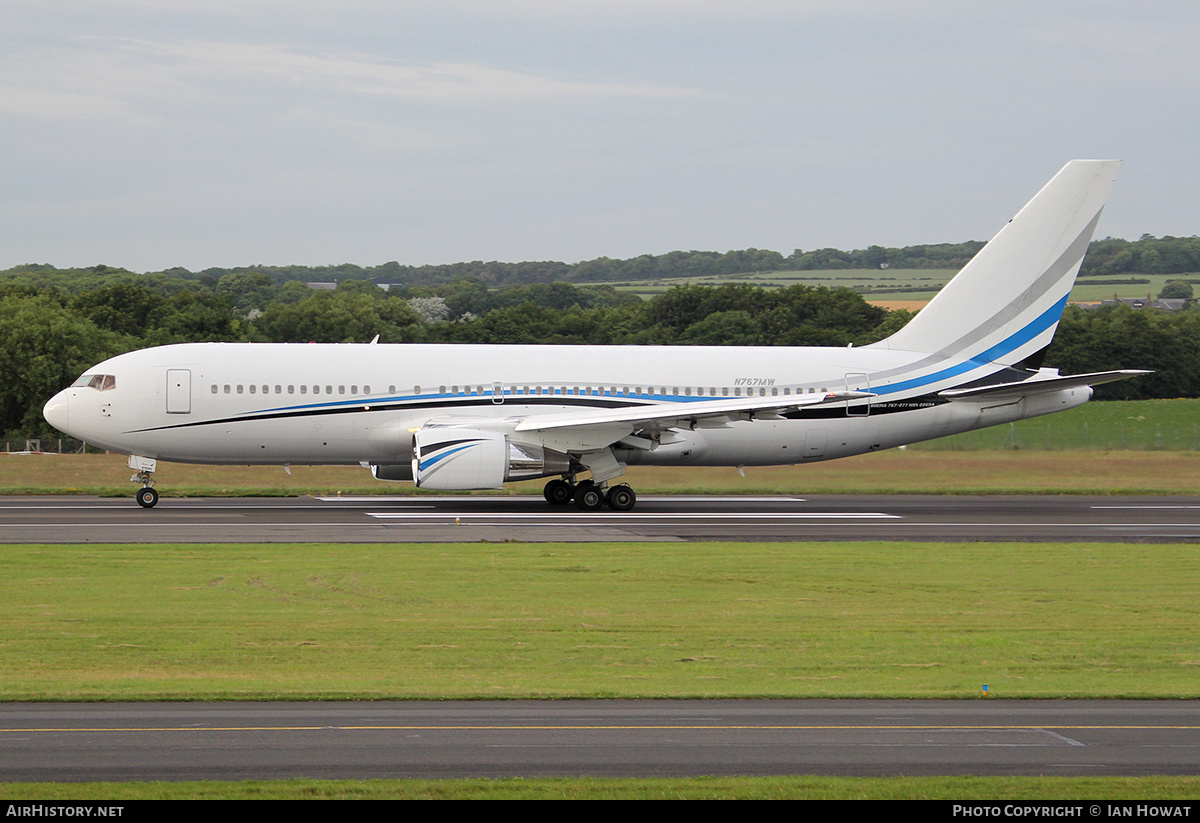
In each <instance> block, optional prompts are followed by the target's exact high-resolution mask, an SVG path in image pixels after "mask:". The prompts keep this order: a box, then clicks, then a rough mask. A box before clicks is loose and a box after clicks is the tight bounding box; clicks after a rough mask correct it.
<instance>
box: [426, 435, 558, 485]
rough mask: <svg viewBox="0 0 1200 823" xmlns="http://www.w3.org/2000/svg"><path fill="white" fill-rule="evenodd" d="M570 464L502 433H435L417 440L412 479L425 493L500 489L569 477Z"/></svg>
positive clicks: (556, 454) (550, 450) (552, 452)
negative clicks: (538, 479) (515, 482)
mask: <svg viewBox="0 0 1200 823" xmlns="http://www.w3.org/2000/svg"><path fill="white" fill-rule="evenodd" d="M570 467H571V458H570V457H569V456H568V455H566V454H563V453H562V452H557V451H554V450H553V449H547V448H545V447H543V446H536V445H531V444H528V443H520V442H514V441H513V440H511V439H510V438H509V437H508V435H505V434H503V433H501V432H491V431H479V430H477V429H459V428H454V427H434V428H428V429H421V430H420V431H418V432H416V436H415V437H414V439H413V463H412V475H413V478H414V479H415V480H416V482H417V485H418V486H419V487H421V488H423V489H441V490H445V491H450V490H456V489H498V488H500V487H501V486H502V485H504V483H505V482H507V481H510V480H532V479H533V478H536V477H547V476H549V475H554V474H566V473H567V472H568V471H569V470H570Z"/></svg>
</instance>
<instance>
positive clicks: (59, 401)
mask: <svg viewBox="0 0 1200 823" xmlns="http://www.w3.org/2000/svg"><path fill="white" fill-rule="evenodd" d="M70 401H71V397H70V391H69V390H64V391H60V392H59V393H58V394H56V395H54V396H53V397H51V398H50V402H48V403H47V404H46V405H45V406H43V407H42V417H44V418H46V422H47V423H49V424H50V425H51V426H53V427H54V428H56V429H58V430H59V431H60V432H63V433H65V434H70V431H69V429H68V427H69V426H70V424H71V415H70V413H69V412H70Z"/></svg>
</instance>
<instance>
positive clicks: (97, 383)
mask: <svg viewBox="0 0 1200 823" xmlns="http://www.w3.org/2000/svg"><path fill="white" fill-rule="evenodd" d="M116 387H117V378H116V375H112V374H85V375H82V376H80V378H79V379H78V380H76V381H75V382H74V383H72V384H71V388H73V389H84V388H86V389H95V390H96V391H108V390H109V389H115V388H116Z"/></svg>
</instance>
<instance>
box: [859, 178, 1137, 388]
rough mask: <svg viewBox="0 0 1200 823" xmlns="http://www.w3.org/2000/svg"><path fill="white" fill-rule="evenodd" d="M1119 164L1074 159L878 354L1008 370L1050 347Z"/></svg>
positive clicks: (881, 344) (881, 346) (879, 344)
mask: <svg viewBox="0 0 1200 823" xmlns="http://www.w3.org/2000/svg"><path fill="white" fill-rule="evenodd" d="M1120 165H1121V163H1120V161H1119V160H1072V161H1071V162H1070V163H1068V164H1067V165H1065V166H1063V168H1062V170H1061V171H1060V172H1059V173H1058V174H1056V175H1055V176H1054V179H1052V180H1051V181H1050V182H1049V183H1047V184H1046V185H1045V187H1044V188H1043V189H1042V190H1041V191H1040V192H1038V193H1037V194H1036V195H1035V196H1034V198H1033V199H1032V200H1030V201H1029V202H1028V203H1027V204H1026V205H1025V207H1024V208H1023V209H1021V210H1020V211H1019V212H1018V213H1017V215H1016V217H1014V218H1013V219H1012V220H1010V221H1008V225H1006V226H1005V227H1004V228H1003V229H1001V230H1000V232H999V234H997V235H996V236H995V237H993V238H992V240H991V242H989V243H988V244H987V245H986V246H984V247H983V248H982V249H980V251H979V253H978V254H977V255H975V257H974V258H972V260H971V262H970V263H968V264H967V265H966V266H964V267H963V269H962V271H960V272H959V273H958V274H957V275H955V277H954V279H953V280H951V281H950V282H949V283H947V284H946V286H945V287H944V288H943V289H942V290H941V291H940V292H938V294H937V296H936V297H934V298H933V300H931V301H930V303H929V305H928V306H926V307H925V308H924V309H922V310H921V311H920V313H919V314H918V315H917V316H916V317H915V318H913V320H912V321H911V322H910V323H909V324H908V325H907V326H905V327H904V328H903V329H901V330H900V331H898V332H896V333H895V334H894V335H892V336H891V337H889V338H887V339H886V340H882V341H880V342H879V343H876V344H874V345H875V346H876V347H879V348H888V349H903V350H906V351H918V352H927V353H929V354H937V355H940V356H943V357H947V358H962V359H970V360H976V361H981V362H994V363H1001V364H1004V365H1013V364H1016V363H1019V362H1021V361H1022V360H1024V359H1025V358H1027V357H1030V356H1031V355H1034V354H1036V353H1037V352H1039V351H1041V350H1042V349H1044V348H1045V347H1046V346H1047V345H1049V343H1050V340H1051V338H1053V337H1054V330H1055V329H1056V328H1057V327H1058V321H1059V318H1061V317H1062V312H1063V308H1064V307H1065V306H1066V303H1067V295H1068V294H1069V293H1070V291H1071V287H1072V286H1073V285H1074V284H1075V275H1076V274H1077V273H1078V272H1079V266H1080V264H1081V263H1082V262H1083V255H1084V253H1085V252H1087V248H1088V243H1090V242H1091V239H1092V233H1093V232H1094V231H1095V230H1096V223H1097V222H1098V221H1099V220H1100V212H1101V210H1102V209H1103V208H1104V202H1105V200H1107V198H1108V193H1109V191H1110V190H1111V189H1112V185H1113V181H1114V180H1115V179H1116V175H1117V169H1118V167H1119V166H1120Z"/></svg>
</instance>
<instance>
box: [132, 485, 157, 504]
mask: <svg viewBox="0 0 1200 823" xmlns="http://www.w3.org/2000/svg"><path fill="white" fill-rule="evenodd" d="M137 502H138V505H139V506H141V507H142V508H143V509H153V508H154V506H155V504H156V503H158V492H156V491H155V490H154V489H152V488H150V487H149V486H145V487H144V488H140V489H138V492H137Z"/></svg>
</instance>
